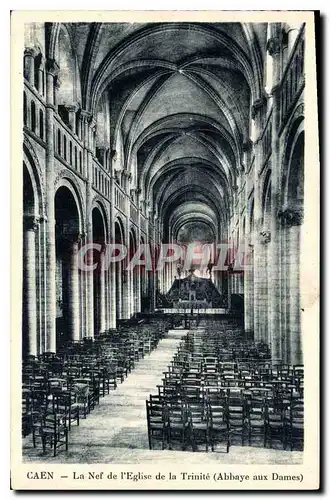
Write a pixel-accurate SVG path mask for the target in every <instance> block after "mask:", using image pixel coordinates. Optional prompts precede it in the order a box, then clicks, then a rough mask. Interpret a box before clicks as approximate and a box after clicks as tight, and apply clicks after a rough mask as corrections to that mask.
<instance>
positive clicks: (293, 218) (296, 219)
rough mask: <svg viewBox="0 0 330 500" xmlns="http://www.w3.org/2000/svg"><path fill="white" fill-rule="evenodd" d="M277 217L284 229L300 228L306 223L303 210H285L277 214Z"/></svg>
mask: <svg viewBox="0 0 330 500" xmlns="http://www.w3.org/2000/svg"><path fill="white" fill-rule="evenodd" d="M277 217H278V219H279V221H280V224H281V226H283V227H292V226H300V225H301V224H302V223H303V221H304V211H303V209H302V208H283V209H281V210H279V211H278V212H277Z"/></svg>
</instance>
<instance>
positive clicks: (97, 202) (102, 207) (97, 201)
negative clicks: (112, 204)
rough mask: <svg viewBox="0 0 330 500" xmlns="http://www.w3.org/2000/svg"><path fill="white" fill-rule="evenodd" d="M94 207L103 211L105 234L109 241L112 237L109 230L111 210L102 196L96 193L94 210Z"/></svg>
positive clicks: (93, 203)
mask: <svg viewBox="0 0 330 500" xmlns="http://www.w3.org/2000/svg"><path fill="white" fill-rule="evenodd" d="M94 208H98V209H99V210H100V212H101V215H102V218H103V224H104V234H105V241H106V242H107V241H109V238H110V232H109V223H108V221H109V212H108V209H107V207H106V205H105V203H104V201H103V199H102V197H101V196H99V195H95V196H94V198H93V201H92V210H93V209H94Z"/></svg>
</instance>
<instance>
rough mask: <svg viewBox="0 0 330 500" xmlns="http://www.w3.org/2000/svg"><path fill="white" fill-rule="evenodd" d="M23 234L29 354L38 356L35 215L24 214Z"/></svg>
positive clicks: (24, 297)
mask: <svg viewBox="0 0 330 500" xmlns="http://www.w3.org/2000/svg"><path fill="white" fill-rule="evenodd" d="M23 222H24V236H23V245H24V250H23V273H24V274H23V283H24V287H23V301H24V313H25V318H24V320H25V328H26V334H27V341H28V354H32V355H33V356H37V354H38V346H37V295H36V231H37V230H38V226H39V220H38V219H37V218H36V217H34V216H33V215H24V220H23Z"/></svg>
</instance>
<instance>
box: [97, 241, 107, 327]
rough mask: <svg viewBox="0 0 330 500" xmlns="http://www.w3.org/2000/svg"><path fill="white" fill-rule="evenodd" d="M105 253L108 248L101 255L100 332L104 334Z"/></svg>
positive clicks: (104, 248) (103, 249)
mask: <svg viewBox="0 0 330 500" xmlns="http://www.w3.org/2000/svg"><path fill="white" fill-rule="evenodd" d="M105 251H106V247H105V246H104V247H103V248H102V251H101V253H100V264H99V267H100V331H99V333H103V332H105V330H106V327H105V266H104V262H105Z"/></svg>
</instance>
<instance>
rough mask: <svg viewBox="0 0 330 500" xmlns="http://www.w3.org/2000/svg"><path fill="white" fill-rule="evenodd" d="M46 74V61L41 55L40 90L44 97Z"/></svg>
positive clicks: (39, 68) (39, 69)
mask: <svg viewBox="0 0 330 500" xmlns="http://www.w3.org/2000/svg"><path fill="white" fill-rule="evenodd" d="M44 72H45V59H44V57H43V56H42V55H41V54H40V60H39V66H38V90H39V94H40V95H42V96H43V95H44V89H45V84H44Z"/></svg>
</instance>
